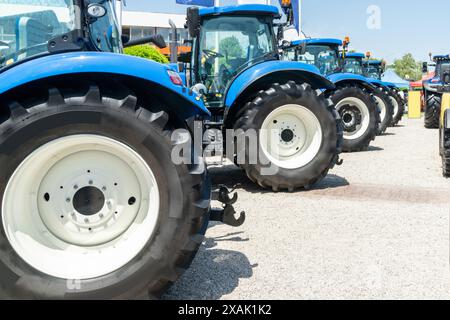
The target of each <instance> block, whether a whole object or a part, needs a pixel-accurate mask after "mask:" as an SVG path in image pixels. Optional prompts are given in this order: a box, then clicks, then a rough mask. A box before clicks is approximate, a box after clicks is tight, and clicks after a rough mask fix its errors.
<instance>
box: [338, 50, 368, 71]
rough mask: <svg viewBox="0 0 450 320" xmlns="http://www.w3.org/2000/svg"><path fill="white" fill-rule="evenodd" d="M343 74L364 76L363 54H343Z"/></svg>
mask: <svg viewBox="0 0 450 320" xmlns="http://www.w3.org/2000/svg"><path fill="white" fill-rule="evenodd" d="M342 57H343V60H344V61H343V63H344V68H343V69H344V72H347V73H354V74H359V75H364V74H365V73H364V64H363V59H364V58H365V55H364V54H363V53H354V52H350V53H347V54H345V53H344V54H343V56H342Z"/></svg>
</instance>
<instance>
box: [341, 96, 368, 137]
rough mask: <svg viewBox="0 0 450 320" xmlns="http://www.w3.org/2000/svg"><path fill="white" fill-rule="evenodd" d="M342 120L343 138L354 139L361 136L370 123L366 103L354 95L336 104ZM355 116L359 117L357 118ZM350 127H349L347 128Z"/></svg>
mask: <svg viewBox="0 0 450 320" xmlns="http://www.w3.org/2000/svg"><path fill="white" fill-rule="evenodd" d="M336 109H337V111H338V112H339V114H340V116H341V119H342V121H343V122H344V127H345V128H346V130H344V139H346V140H355V139H358V138H361V137H362V136H363V135H364V133H366V131H367V129H368V128H369V125H370V113H369V109H368V107H367V105H366V104H365V103H364V101H362V100H361V99H358V98H356V97H347V98H344V99H342V100H341V101H339V102H338V103H337V104H336ZM356 117H360V118H361V119H359V120H357V119H356ZM350 127H351V128H352V129H349V128H350Z"/></svg>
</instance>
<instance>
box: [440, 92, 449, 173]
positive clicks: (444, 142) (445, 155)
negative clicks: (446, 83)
mask: <svg viewBox="0 0 450 320" xmlns="http://www.w3.org/2000/svg"><path fill="white" fill-rule="evenodd" d="M446 91H447V90H446ZM439 151H440V154H441V157H442V173H443V175H444V177H446V178H450V92H449V93H444V94H443V96H442V106H441V116H440V121H439Z"/></svg>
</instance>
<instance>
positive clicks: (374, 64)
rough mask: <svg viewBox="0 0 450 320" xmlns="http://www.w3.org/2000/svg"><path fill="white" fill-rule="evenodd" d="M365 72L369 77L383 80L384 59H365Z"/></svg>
mask: <svg viewBox="0 0 450 320" xmlns="http://www.w3.org/2000/svg"><path fill="white" fill-rule="evenodd" d="M364 72H365V74H366V76H367V77H368V78H372V79H377V80H381V77H382V76H383V73H384V63H383V61H381V60H374V59H369V60H365V61H364Z"/></svg>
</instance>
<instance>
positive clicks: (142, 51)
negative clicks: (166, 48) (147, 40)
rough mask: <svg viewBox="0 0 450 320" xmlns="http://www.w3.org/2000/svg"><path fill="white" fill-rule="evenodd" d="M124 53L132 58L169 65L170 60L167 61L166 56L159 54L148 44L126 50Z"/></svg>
mask: <svg viewBox="0 0 450 320" xmlns="http://www.w3.org/2000/svg"><path fill="white" fill-rule="evenodd" d="M124 52H125V54H128V55H130V56H135V57H141V58H145V59H149V60H153V61H156V62H159V63H169V59H167V57H166V56H165V55H163V54H162V53H161V52H159V51H158V49H156V48H155V47H153V46H150V45H147V44H146V45H140V46H134V47H129V48H125V50H124Z"/></svg>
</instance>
